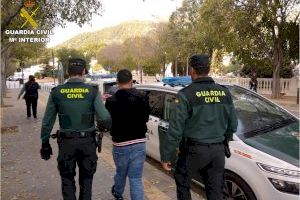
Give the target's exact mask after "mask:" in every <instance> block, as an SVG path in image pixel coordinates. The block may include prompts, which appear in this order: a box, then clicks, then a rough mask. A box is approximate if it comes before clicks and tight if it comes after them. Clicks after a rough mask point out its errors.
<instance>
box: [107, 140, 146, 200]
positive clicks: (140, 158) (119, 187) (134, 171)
mask: <svg viewBox="0 0 300 200" xmlns="http://www.w3.org/2000/svg"><path fill="white" fill-rule="evenodd" d="M113 157H114V161H115V165H116V175H115V177H114V180H115V193H116V194H117V195H118V196H122V195H123V192H124V188H125V184H126V177H127V176H128V178H129V184H130V197H131V200H142V199H143V196H144V194H143V183H142V175H143V167H144V161H145V158H146V144H145V143H138V144H132V145H128V146H123V147H117V146H113Z"/></svg>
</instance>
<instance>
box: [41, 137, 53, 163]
mask: <svg viewBox="0 0 300 200" xmlns="http://www.w3.org/2000/svg"><path fill="white" fill-rule="evenodd" d="M40 153H41V158H42V159H44V160H49V159H50V157H51V156H50V155H52V148H51V146H50V144H49V141H48V142H45V143H42V148H41V151H40Z"/></svg>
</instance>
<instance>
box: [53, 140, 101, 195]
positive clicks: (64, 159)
mask: <svg viewBox="0 0 300 200" xmlns="http://www.w3.org/2000/svg"><path fill="white" fill-rule="evenodd" d="M58 147H59V153H58V157H57V162H58V170H59V172H60V176H61V182H62V185H61V186H62V195H63V199H64V200H76V186H75V180H74V177H75V175H76V171H75V168H76V163H77V165H78V167H79V186H80V194H79V200H91V198H92V183H93V176H94V173H95V172H96V168H97V160H98V157H97V154H96V141H95V138H94V137H85V138H65V139H58Z"/></svg>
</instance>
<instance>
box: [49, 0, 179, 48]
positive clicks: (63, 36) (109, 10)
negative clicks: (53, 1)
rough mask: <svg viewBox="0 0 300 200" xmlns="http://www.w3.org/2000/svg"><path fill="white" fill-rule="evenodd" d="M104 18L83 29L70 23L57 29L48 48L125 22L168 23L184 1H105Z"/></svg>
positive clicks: (97, 19)
mask: <svg viewBox="0 0 300 200" xmlns="http://www.w3.org/2000/svg"><path fill="white" fill-rule="evenodd" d="M102 2H103V8H104V12H103V15H102V16H94V17H93V20H92V22H91V25H88V24H87V25H85V26H83V27H82V28H80V27H79V26H77V25H76V24H74V23H68V24H67V26H66V28H64V29H63V28H55V29H54V35H52V36H51V37H50V43H49V44H48V47H53V46H55V45H57V44H59V43H62V42H64V41H66V40H68V39H70V38H72V37H74V36H75V35H77V34H79V33H82V32H89V31H95V30H99V29H102V28H105V27H110V26H114V25H117V24H120V23H122V22H124V21H131V20H143V21H167V20H168V18H169V16H170V14H171V13H172V12H173V11H175V10H176V7H180V6H181V4H182V0H144V1H143V0H103V1H102Z"/></svg>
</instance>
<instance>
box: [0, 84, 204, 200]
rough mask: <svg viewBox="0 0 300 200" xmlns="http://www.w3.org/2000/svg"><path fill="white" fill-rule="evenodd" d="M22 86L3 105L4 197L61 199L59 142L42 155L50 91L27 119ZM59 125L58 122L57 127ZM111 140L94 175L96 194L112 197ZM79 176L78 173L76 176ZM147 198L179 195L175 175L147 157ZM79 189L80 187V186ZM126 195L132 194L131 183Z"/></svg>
mask: <svg viewBox="0 0 300 200" xmlns="http://www.w3.org/2000/svg"><path fill="white" fill-rule="evenodd" d="M18 91H19V90H18V89H11V90H9V91H8V94H7V97H8V98H5V105H6V107H4V108H2V113H1V121H2V126H1V127H2V128H9V127H10V128H11V129H6V130H4V129H3V130H2V133H1V134H2V135H1V156H2V160H1V172H2V173H1V199H2V200H18V199H22V200H23V199H24V200H37V199H43V200H60V199H62V197H61V189H60V177H59V173H58V170H57V162H56V157H57V144H56V141H54V140H51V141H50V143H51V145H52V149H53V156H52V157H51V159H50V160H48V161H44V160H42V159H41V158H40V155H39V150H40V146H41V144H40V128H41V119H42V116H43V113H44V110H45V107H46V102H47V98H48V93H47V92H40V98H39V103H38V120H37V121H35V120H33V119H29V120H28V119H26V108H25V102H24V100H19V101H17V100H16V98H17V92H18ZM56 129H57V124H56V125H55V128H54V130H56ZM111 147H112V144H111V140H110V137H109V136H108V135H107V136H105V137H104V141H103V150H102V153H101V154H99V155H98V156H99V159H98V167H97V172H96V174H95V176H94V184H93V198H92V199H95V200H112V199H113V197H112V195H111V193H110V189H111V186H112V184H113V176H114V169H115V168H114V163H113V160H112V155H111ZM77 174H78V173H77ZM77 179H78V176H77V177H76V180H77ZM143 184H144V191H145V195H144V196H145V198H144V199H145V200H171V199H176V192H175V190H176V189H175V183H174V179H173V178H172V175H171V174H169V173H166V172H164V171H162V170H161V167H160V165H159V163H158V162H156V161H154V160H152V159H150V158H147V161H146V162H145V166H144V177H143ZM77 188H79V187H78V186H77ZM193 188H194V191H193V194H192V195H193V199H194V200H202V199H205V198H204V195H203V190H202V189H201V188H200V187H198V186H195V185H194V187H193ZM77 192H78V189H77ZM124 197H125V199H130V197H129V185H128V183H127V186H126V189H125V194H124Z"/></svg>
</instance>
